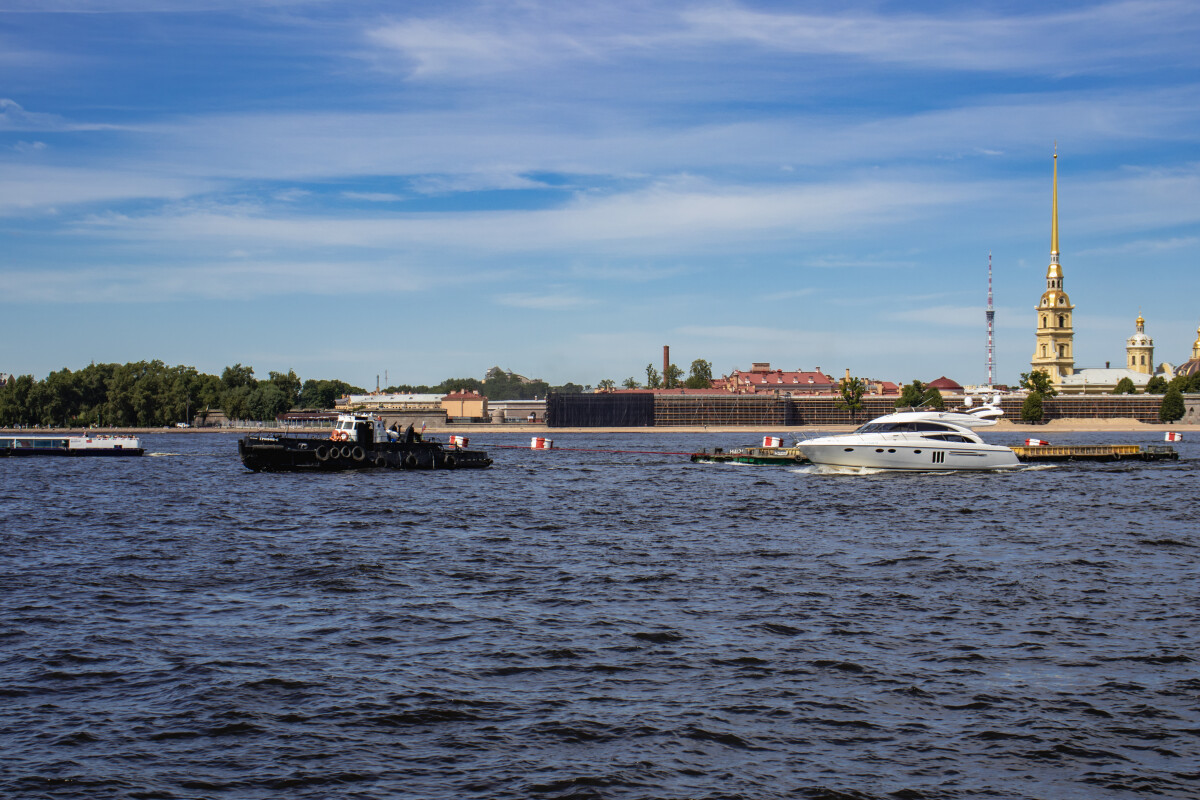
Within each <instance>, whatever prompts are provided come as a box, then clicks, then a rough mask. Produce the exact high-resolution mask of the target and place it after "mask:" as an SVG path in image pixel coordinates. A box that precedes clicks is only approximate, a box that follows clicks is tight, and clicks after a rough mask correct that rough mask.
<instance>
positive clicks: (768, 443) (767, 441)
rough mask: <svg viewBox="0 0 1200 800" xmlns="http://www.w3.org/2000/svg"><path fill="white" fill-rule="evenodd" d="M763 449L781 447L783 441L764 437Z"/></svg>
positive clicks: (772, 437)
mask: <svg viewBox="0 0 1200 800" xmlns="http://www.w3.org/2000/svg"><path fill="white" fill-rule="evenodd" d="M763 447H783V439H780V438H779V437H778V436H764V437H763Z"/></svg>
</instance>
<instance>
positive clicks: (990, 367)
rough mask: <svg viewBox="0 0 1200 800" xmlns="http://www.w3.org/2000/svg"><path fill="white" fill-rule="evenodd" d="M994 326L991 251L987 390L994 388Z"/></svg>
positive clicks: (990, 261) (990, 257) (989, 262)
mask: <svg viewBox="0 0 1200 800" xmlns="http://www.w3.org/2000/svg"><path fill="white" fill-rule="evenodd" d="M995 326H996V309H995V308H993V307H992V251H991V250H989V251H988V304H987V376H988V388H989V389H990V388H992V387H993V386H995V385H996V384H995V382H994V379H995V375H994V372H995V367H996V360H995V353H996V350H995V346H994V344H995V340H994V338H993V337H994V334H995Z"/></svg>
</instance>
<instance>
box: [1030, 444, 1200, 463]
mask: <svg viewBox="0 0 1200 800" xmlns="http://www.w3.org/2000/svg"><path fill="white" fill-rule="evenodd" d="M1012 450H1013V452H1014V453H1016V454H1017V460H1018V461H1020V462H1021V463H1045V462H1054V461H1178V460H1179V453H1177V452H1175V448H1174V447H1170V446H1169V445H1147V446H1144V447H1143V446H1139V445H1136V444H1042V445H1018V446H1017V447H1014V448H1012Z"/></svg>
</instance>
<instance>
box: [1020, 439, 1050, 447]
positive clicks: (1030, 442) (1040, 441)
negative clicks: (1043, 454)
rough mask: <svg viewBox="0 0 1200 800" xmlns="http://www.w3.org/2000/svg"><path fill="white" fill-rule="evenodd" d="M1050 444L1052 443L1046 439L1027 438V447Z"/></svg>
mask: <svg viewBox="0 0 1200 800" xmlns="http://www.w3.org/2000/svg"><path fill="white" fill-rule="evenodd" d="M1048 444H1050V443H1049V442H1047V441H1046V440H1045V439H1026V440H1025V446H1026V447H1045V446H1046V445H1048Z"/></svg>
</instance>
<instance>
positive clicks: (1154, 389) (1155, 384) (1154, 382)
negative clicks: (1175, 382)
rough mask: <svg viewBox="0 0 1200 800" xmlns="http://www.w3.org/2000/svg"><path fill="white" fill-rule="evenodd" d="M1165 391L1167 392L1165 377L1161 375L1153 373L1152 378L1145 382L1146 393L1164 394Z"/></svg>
mask: <svg viewBox="0 0 1200 800" xmlns="http://www.w3.org/2000/svg"><path fill="white" fill-rule="evenodd" d="M1166 393H1167V379H1166V378H1164V377H1163V376H1162V375H1155V376H1154V377H1153V378H1151V379H1150V381H1149V383H1147V384H1146V394H1166Z"/></svg>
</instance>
